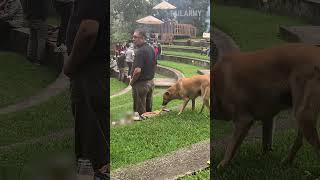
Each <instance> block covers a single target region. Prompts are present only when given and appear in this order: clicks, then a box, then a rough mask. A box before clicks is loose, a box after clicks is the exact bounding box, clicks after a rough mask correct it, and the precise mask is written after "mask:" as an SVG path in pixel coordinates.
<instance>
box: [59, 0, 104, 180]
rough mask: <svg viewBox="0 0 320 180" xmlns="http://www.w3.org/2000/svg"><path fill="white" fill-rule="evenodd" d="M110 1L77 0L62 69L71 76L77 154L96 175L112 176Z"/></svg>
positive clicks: (79, 159)
mask: <svg viewBox="0 0 320 180" xmlns="http://www.w3.org/2000/svg"><path fill="white" fill-rule="evenodd" d="M106 7H107V1H106V0H90V1H88V0H76V1H75V2H74V9H73V14H72V16H71V19H70V22H69V28H68V30H67V51H68V54H69V58H66V60H65V63H64V67H63V71H64V74H65V75H67V76H68V77H70V85H71V104H72V113H73V116H74V119H75V154H76V158H77V159H78V165H79V162H83V161H85V160H90V162H91V164H92V167H93V169H94V172H95V177H100V179H109V173H110V165H109V163H110V146H109V142H110V122H109V121H108V119H109V117H108V112H107V108H108V106H107V105H108V104H107V98H108V93H107V84H109V78H108V77H107V66H108V65H107V63H106V59H107V58H108V52H107V40H108V38H107V35H108V32H107V30H108V27H107V26H108V24H107V8H106Z"/></svg>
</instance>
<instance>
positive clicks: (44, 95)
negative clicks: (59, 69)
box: [0, 73, 69, 114]
mask: <svg viewBox="0 0 320 180" xmlns="http://www.w3.org/2000/svg"><path fill="white" fill-rule="evenodd" d="M68 85H69V80H68V79H67V77H66V76H65V75H63V74H62V73H61V74H60V75H59V77H58V78H57V79H56V80H55V82H53V83H52V84H50V85H49V86H48V87H47V88H45V89H43V90H41V91H40V92H39V93H37V94H36V95H34V96H31V97H28V98H26V99H25V100H23V101H21V102H18V103H16V104H13V105H9V106H7V107H4V108H1V109H0V114H5V113H11V112H16V111H20V110H23V109H25V108H28V107H31V106H34V105H37V104H40V103H42V102H45V101H47V100H48V99H49V98H50V97H52V96H55V95H58V94H59V93H61V92H62V91H64V90H65V89H66V88H67V87H68Z"/></svg>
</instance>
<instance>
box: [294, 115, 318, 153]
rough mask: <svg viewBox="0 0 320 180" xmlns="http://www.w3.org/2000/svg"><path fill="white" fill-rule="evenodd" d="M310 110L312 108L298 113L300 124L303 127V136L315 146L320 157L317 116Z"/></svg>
mask: <svg viewBox="0 0 320 180" xmlns="http://www.w3.org/2000/svg"><path fill="white" fill-rule="evenodd" d="M310 111H311V110H310V109H305V110H304V112H302V113H301V114H300V113H299V114H298V116H297V121H298V126H299V128H301V130H302V133H303V136H304V137H305V138H306V140H307V141H308V142H309V143H310V144H311V145H312V146H313V148H314V149H315V151H316V153H317V154H318V156H319V158H320V139H319V134H318V131H317V121H316V118H315V117H316V116H314V114H313V112H310Z"/></svg>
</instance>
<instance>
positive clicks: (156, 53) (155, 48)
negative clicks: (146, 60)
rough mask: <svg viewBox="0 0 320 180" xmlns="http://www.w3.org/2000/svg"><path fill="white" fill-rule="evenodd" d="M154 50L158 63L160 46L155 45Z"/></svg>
mask: <svg viewBox="0 0 320 180" xmlns="http://www.w3.org/2000/svg"><path fill="white" fill-rule="evenodd" d="M153 49H154V56H155V61H157V57H158V53H159V49H158V46H157V45H156V44H155V45H153Z"/></svg>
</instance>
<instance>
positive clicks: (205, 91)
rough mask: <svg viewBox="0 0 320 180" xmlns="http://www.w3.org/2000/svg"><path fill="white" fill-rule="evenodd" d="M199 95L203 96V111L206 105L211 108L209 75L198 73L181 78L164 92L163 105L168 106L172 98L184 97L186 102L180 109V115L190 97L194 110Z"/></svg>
mask: <svg viewBox="0 0 320 180" xmlns="http://www.w3.org/2000/svg"><path fill="white" fill-rule="evenodd" d="M198 96H201V97H202V98H203V104H202V108H201V111H200V113H201V112H202V111H203V108H204V106H207V107H208V108H210V104H209V101H210V77H209V76H208V75H196V76H193V77H191V78H181V79H179V80H178V81H177V82H176V83H175V84H174V85H172V86H171V87H170V88H168V89H167V91H166V92H165V93H164V94H163V103H162V106H166V105H167V104H168V103H169V102H170V101H171V100H174V99H182V100H183V101H184V103H183V105H182V107H181V109H180V112H179V115H180V114H181V113H182V112H183V110H184V108H185V107H186V106H187V104H188V102H189V100H190V99H191V100H192V110H194V108H195V99H196V98H197V97H198Z"/></svg>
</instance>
